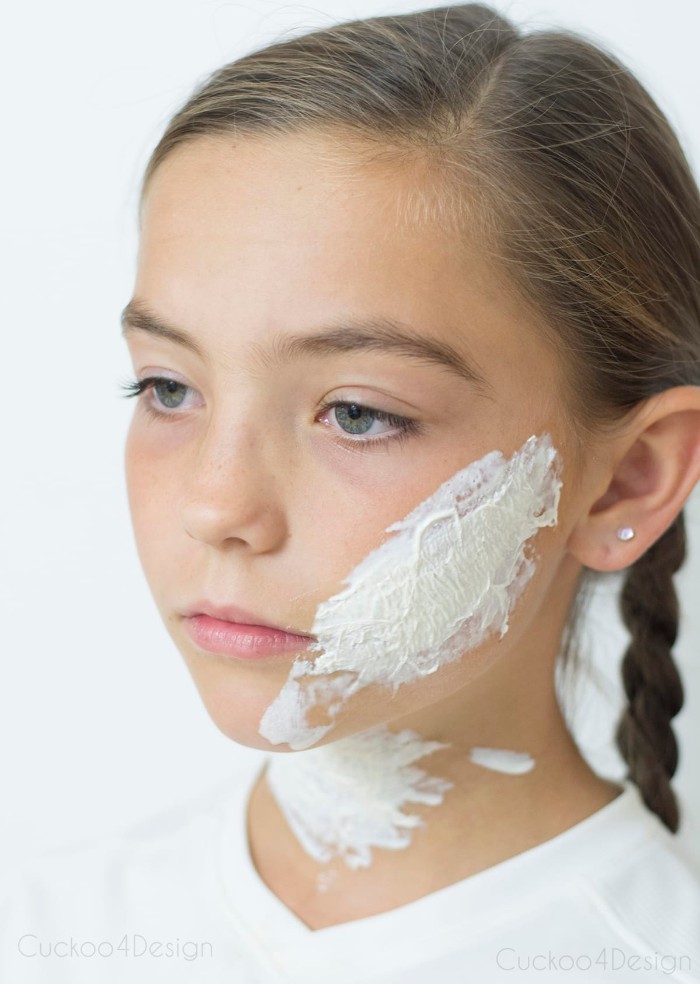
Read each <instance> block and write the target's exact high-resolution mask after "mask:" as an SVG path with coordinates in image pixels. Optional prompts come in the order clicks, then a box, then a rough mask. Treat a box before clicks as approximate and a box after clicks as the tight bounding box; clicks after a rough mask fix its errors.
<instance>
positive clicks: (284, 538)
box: [0, 4, 700, 984]
mask: <svg viewBox="0 0 700 984" xmlns="http://www.w3.org/2000/svg"><path fill="white" fill-rule="evenodd" d="M698 230H700V200H699V197H698V190H697V188H696V185H695V183H694V181H693V179H692V177H691V174H690V171H689V168H688V165H687V162H686V160H685V158H684V156H683V153H682V151H681V149H680V147H679V145H678V142H677V140H676V138H675V136H674V134H673V133H672V131H671V130H670V128H669V125H668V123H667V121H666V120H665V118H664V117H663V115H662V114H661V113H660V111H659V109H658V108H657V107H656V106H655V104H654V102H653V101H652V99H651V98H650V96H649V95H648V94H647V93H646V92H645V91H644V90H643V89H642V87H641V86H640V84H639V83H638V82H637V81H636V80H635V79H634V78H633V77H632V76H631V75H630V74H629V72H627V71H626V70H625V69H624V68H623V67H622V66H621V65H620V64H619V63H618V62H617V61H616V60H615V59H614V58H612V57H611V56H610V55H608V54H607V53H605V52H604V51H602V50H600V49H599V48H597V47H595V46H593V45H592V44H590V43H588V42H586V41H584V40H582V39H581V38H578V37H576V36H574V35H571V34H568V33H565V32H539V33H533V34H529V35H523V34H520V33H519V32H518V31H517V30H516V29H515V27H514V26H513V25H511V24H510V23H509V22H508V21H506V20H505V19H503V18H502V17H500V16H499V15H498V14H497V13H495V12H494V11H493V10H491V9H490V8H488V7H485V6H481V5H476V4H466V5H453V6H447V7H442V8H439V9H433V10H428V11H424V12H418V13H413V14H410V15H405V16H398V17H377V18H373V19H370V20H363V21H356V22H351V23H346V24H340V25H337V26H335V27H332V28H329V29H326V30H319V31H315V32H313V33H311V34H308V35H306V36H304V37H297V38H293V39H291V40H288V41H286V42H280V43H278V44H275V45H272V46H270V47H268V48H266V49H264V50H262V51H257V52H253V53H252V54H249V55H247V56H246V57H244V58H241V59H239V60H238V61H237V62H235V63H233V64H231V65H227V66H225V67H224V68H223V69H221V70H220V71H219V72H217V73H216V74H215V75H214V76H213V77H212V78H211V79H210V80H209V81H208V82H207V83H206V84H205V85H204V86H203V87H202V88H201V89H200V90H199V91H198V92H196V93H195V94H194V96H192V98H191V99H190V100H189V101H188V103H187V104H186V105H185V106H184V107H183V108H182V109H181V110H180V111H179V112H178V113H177V115H176V116H175V117H174V118H173V119H172V120H171V122H170V123H169V125H168V127H167V129H166V132H165V134H164V136H163V137H162V139H161V141H160V142H159V144H158V146H157V147H156V149H155V151H154V153H153V155H152V157H151V160H150V162H149V165H148V168H147V172H146V175H145V181H144V187H143V199H142V222H141V244H140V252H139V264H138V273H137V279H136V285H135V290H134V294H133V298H132V299H131V300H130V302H129V303H128V305H127V307H126V309H125V311H124V316H123V324H124V334H125V338H126V342H127V344H128V346H129V351H130V354H131V357H132V360H133V365H134V374H135V378H134V380H133V381H132V382H131V383H129V384H127V391H128V395H133V396H138V401H137V405H136V407H135V412H134V416H133V419H132V424H131V429H130V432H129V436H128V441H127V447H126V471H127V481H128V490H129V502H130V508H131V514H132V519H133V523H134V530H135V534H136V540H137V544H138V549H139V556H140V559H141V562H142V564H143V568H144V571H145V573H146V576H147V579H148V582H149V585H150V588H151V590H152V593H153V597H154V600H155V602H156V604H157V606H158V609H159V611H160V613H161V616H162V618H163V620H164V623H165V625H166V626H167V628H168V630H169V632H170V634H171V636H172V638H173V640H174V642H175V644H176V645H177V647H178V649H179V650H180V652H181V653H182V656H183V658H184V659H185V661H186V664H187V666H188V669H189V671H190V673H191V675H192V678H193V681H194V683H195V685H196V687H197V689H198V691H199V693H200V695H201V697H202V700H203V701H204V703H205V705H206V707H207V710H208V711H209V714H210V715H211V718H212V720H213V721H214V723H215V724H216V725H217V726H218V728H219V729H220V730H221V731H222V732H223V733H224V734H225V735H227V736H228V737H230V738H231V739H232V740H234V741H236V742H239V743H242V744H243V745H247V746H251V747H254V748H258V749H261V750H263V751H265V752H268V753H269V755H267V756H266V759H265V766H264V767H263V768H262V769H257V768H256V770H255V772H254V773H253V772H251V775H250V776H249V777H247V780H246V782H244V783H241V785H240V787H238V788H236V789H227V790H221V791H218V792H215V793H214V794H213V796H212V797H211V799H210V800H209V801H208V802H206V803H204V804H199V805H198V806H197V807H196V808H194V809H193V810H191V811H190V812H188V813H186V814H185V815H181V816H178V817H172V818H169V819H168V820H167V822H165V823H158V824H154V825H152V826H150V827H148V826H146V827H141V828H139V829H134V830H132V831H129V832H128V833H126V834H125V835H124V836H123V837H120V838H117V839H116V841H115V843H111V844H109V845H108V846H107V848H105V845H104V844H103V845H93V846H91V847H89V848H83V849H82V850H81V851H78V852H73V853H72V854H69V855H61V853H60V852H58V853H56V852H54V853H53V854H52V855H51V856H46V857H44V858H43V859H42V860H41V862H40V863H39V862H37V864H36V866H35V867H34V868H32V867H31V866H30V870H29V871H28V872H25V874H24V875H23V877H22V878H21V879H20V883H19V884H18V885H17V886H16V888H15V889H14V890H13V891H12V892H11V893H9V895H8V901H7V903H6V910H5V913H4V921H5V932H4V937H3V945H2V955H1V957H0V959H1V960H2V961H4V963H3V964H0V967H3V968H5V967H7V968H8V969H7V971H6V973H5V975H4V977H3V979H7V980H17V981H19V980H22V981H25V980H26V981H29V980H34V979H37V980H46V981H59V980H66V981H68V980H70V981H71V982H73V981H82V980H90V981H96V980H98V981H112V980H115V981H116V980H120V981H121V980H129V981H132V980H144V981H149V982H152V981H155V980H159V979H163V980H168V981H207V982H214V981H216V982H218V981H224V980H226V981H241V982H246V984H248V982H258V981H261V982H267V981H270V982H274V981H295V982H300V984H301V982H303V984H309V982H312V981H324V982H325V981H329V980H330V981H334V982H361V981H375V982H382V984H388V982H396V984H398V982H401V984H417V982H424V981H427V980H431V981H432V980H434V981H440V982H457V981H460V982H461V981H465V980H474V981H479V982H483V981H492V980H494V981H495V980H499V981H500V980H512V979H516V980H519V979H520V978H521V977H528V978H529V977H533V978H534V979H537V980H542V979H550V980H559V979H561V980H586V981H592V980H595V981H598V980H600V981H602V980H614V981H627V980H640V979H642V980H645V981H660V980H668V979H671V980H676V981H691V980H695V981H697V980H700V977H699V976H698V975H699V974H700V885H698V882H697V881H696V879H695V878H694V876H693V874H692V873H691V871H690V870H689V869H688V868H687V867H686V866H685V865H684V863H683V861H682V860H681V857H680V855H679V853H678V852H677V850H676V848H675V846H674V839H673V836H672V835H673V832H675V831H676V830H677V829H678V826H679V823H680V811H679V805H678V803H677V800H676V797H675V795H674V792H673V789H672V786H671V778H672V776H673V774H674V771H675V769H676V765H677V748H676V743H675V739H674V735H673V730H672V719H673V717H674V715H676V714H677V713H678V711H679V709H680V707H681V705H682V700H683V691H682V686H681V681H680V679H679V675H678V671H677V669H676V667H675V664H674V661H673V657H672V652H671V650H672V646H673V643H674V641H675V638H676V632H677V623H678V611H677V602H676V595H675V593H674V588H673V574H674V572H675V571H676V570H677V569H678V567H679V566H680V564H681V563H682V561H683V558H684V551H685V546H684V527H683V506H684V503H685V501H686V499H687V498H688V496H689V494H690V492H691V490H692V489H693V487H694V486H695V484H696V482H697V481H698V478H699V477H700V386H699V385H698V384H699V383H700V365H699V356H700V331H699V330H698V322H699V319H700V288H699V283H700V245H699V243H698ZM620 570H625V571H626V577H625V582H624V588H623V591H622V597H621V605H622V612H623V615H624V618H625V622H626V625H627V627H628V629H629V632H630V636H631V639H630V643H629V647H628V649H627V652H626V653H625V657H624V662H623V676H624V684H625V690H626V693H627V697H628V700H629V705H628V707H627V710H626V711H625V713H624V715H623V717H622V720H621V721H620V724H619V728H618V730H617V735H616V739H617V743H618V746H619V748H620V751H621V752H622V755H623V756H624V758H625V761H626V763H627V767H628V775H627V777H626V779H625V780H624V782H623V783H622V784H621V785H620V784H616V783H614V782H612V781H610V780H608V779H606V778H604V777H602V776H599V775H597V774H596V773H595V772H594V771H593V769H592V768H591V767H590V765H589V764H588V763H587V762H586V760H585V759H584V757H583V756H582V754H581V753H580V751H579V749H578V747H577V745H576V743H575V742H574V740H573V738H572V737H571V735H570V733H569V731H568V729H567V726H566V723H565V721H564V717H563V715H562V713H561V710H560V707H559V704H558V700H557V695H556V690H555V685H554V674H555V667H556V666H557V664H558V661H560V662H561V663H564V664H566V663H567V661H568V660H569V659H570V658H571V653H572V652H573V649H572V645H571V640H572V639H573V626H574V623H575V620H576V613H577V610H578V603H579V600H580V598H581V597H582V591H583V588H584V587H585V584H586V582H587V580H588V579H589V578H590V577H592V576H595V573H596V572H609V571H620ZM32 975H34V976H32Z"/></svg>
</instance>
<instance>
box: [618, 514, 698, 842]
mask: <svg viewBox="0 0 700 984" xmlns="http://www.w3.org/2000/svg"><path fill="white" fill-rule="evenodd" d="M685 555H686V537H685V519H684V516H683V512H682V511H681V512H680V513H679V515H678V516H677V518H676V519H675V521H674V522H673V523H672V525H671V526H670V527H669V528H668V529H667V530H666V532H665V533H664V534H663V536H661V537H660V538H659V539H658V540H657V541H656V543H654V544H652V546H651V547H650V548H649V549H648V550H647V551H646V553H644V554H642V556H641V557H640V558H639V560H637V561H636V563H634V564H633V565H632V566H631V567H630V569H629V572H628V573H627V577H626V579H625V582H624V584H623V587H622V592H621V595H620V611H621V613H622V617H623V620H624V623H625V625H626V626H627V628H628V630H629V632H630V633H631V635H632V639H631V641H630V643H629V645H628V647H627V650H626V651H625V656H624V659H623V662H622V679H623V683H624V687H625V692H626V694H627V698H628V700H629V706H628V707H627V709H626V710H625V711H624V713H623V715H622V717H621V719H620V722H619V724H618V727H617V733H616V741H617V747H618V748H619V750H620V752H621V753H622V756H623V758H624V759H625V762H626V763H627V769H628V772H627V775H628V778H630V779H632V781H633V782H635V783H636V785H637V786H638V787H639V790H640V792H641V794H642V798H643V800H644V802H645V803H646V805H647V806H648V807H649V809H650V810H653V812H654V813H656V814H657V815H658V816H659V817H660V818H661V819H662V820H663V822H664V823H665V824H666V826H667V827H668V828H669V830H671V831H672V832H673V833H675V832H676V831H677V830H678V824H679V809H678V803H677V800H676V796H675V794H674V792H673V789H672V788H671V783H670V780H671V777H672V776H673V774H674V773H675V771H676V768H677V765H678V745H677V743H676V738H675V735H674V733H673V728H672V727H671V719H672V718H673V717H675V715H676V714H678V712H679V711H680V709H681V707H682V706H683V684H682V682H681V678H680V674H679V672H678V668H677V667H676V664H675V662H674V660H673V654H672V648H673V644H674V643H675V641H676V637H677V635H678V622H679V605H678V596H677V594H676V589H675V587H674V584H673V575H674V574H675V572H676V571H677V570H678V568H679V567H680V566H681V565H682V563H683V561H684V560H685Z"/></svg>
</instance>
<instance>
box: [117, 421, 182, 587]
mask: <svg viewBox="0 0 700 984" xmlns="http://www.w3.org/2000/svg"><path fill="white" fill-rule="evenodd" d="M124 473H125V480H126V489H127V496H128V501H129V511H130V514H131V522H132V527H133V530H134V537H135V540H136V546H137V549H138V553H139V558H140V560H141V563H142V564H143V566H144V568H145V569H146V573H147V572H148V569H150V567H151V566H152V564H153V562H154V561H156V562H157V560H158V556H159V554H160V553H164V552H165V551H163V546H164V530H165V528H166V527H167V526H168V524H169V523H170V522H171V521H172V514H173V509H175V508H176V506H175V503H174V502H173V501H171V500H172V498H173V490H174V489H175V488H176V487H177V483H176V482H175V481H174V479H173V473H172V470H169V469H168V468H166V467H165V466H164V465H162V464H161V462H160V460H159V457H158V454H157V450H156V449H155V448H154V447H153V443H152V442H149V441H147V440H144V438H143V436H142V434H141V433H140V431H139V429H138V428H137V427H134V426H133V425H132V427H131V428H130V430H129V433H128V435H127V440H126V445H125V449H124ZM168 476H170V478H169V477H168Z"/></svg>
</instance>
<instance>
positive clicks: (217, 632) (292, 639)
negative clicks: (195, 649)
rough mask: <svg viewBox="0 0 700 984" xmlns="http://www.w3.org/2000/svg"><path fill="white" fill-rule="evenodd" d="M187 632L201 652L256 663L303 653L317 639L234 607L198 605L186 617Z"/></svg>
mask: <svg viewBox="0 0 700 984" xmlns="http://www.w3.org/2000/svg"><path fill="white" fill-rule="evenodd" d="M183 625H184V628H185V631H186V632H187V634H188V635H189V636H190V638H191V639H192V641H193V642H195V643H196V644H197V645H198V646H199V647H200V648H201V649H204V650H205V651H206V652H209V653H214V654H216V655H223V656H236V657H238V658H239V659H246V660H255V659H263V658H265V657H267V656H275V655H283V654H285V653H291V652H302V651H303V650H305V649H307V648H308V646H309V644H310V643H311V642H312V641H313V639H314V637H313V636H310V635H304V634H301V633H296V632H287V631H286V630H284V629H281V628H279V627H278V626H275V625H269V624H267V623H265V622H263V621H262V619H260V618H259V617H258V616H256V615H253V614H252V613H250V612H246V611H244V610H243V609H242V608H237V607H236V606H234V605H212V604H210V603H209V602H198V603H197V604H196V605H193V606H192V608H191V609H190V610H189V611H188V612H186V613H185V614H184V616H183Z"/></svg>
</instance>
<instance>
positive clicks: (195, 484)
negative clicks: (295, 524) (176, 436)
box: [180, 424, 288, 553]
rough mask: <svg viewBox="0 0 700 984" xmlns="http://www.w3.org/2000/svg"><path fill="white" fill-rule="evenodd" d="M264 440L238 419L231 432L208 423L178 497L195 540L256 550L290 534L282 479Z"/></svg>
mask: <svg viewBox="0 0 700 984" xmlns="http://www.w3.org/2000/svg"><path fill="white" fill-rule="evenodd" d="M263 452H264V448H263V446H262V441H261V440H260V437H259V435H256V434H255V433H254V432H253V431H252V430H251V429H247V430H246V429H244V428H243V427H242V426H241V425H240V424H237V425H236V427H235V430H234V433H233V435H232V433H231V429H230V428H227V429H226V433H222V432H221V431H219V432H218V433H215V432H214V431H213V429H210V430H209V432H208V434H207V435H206V437H205V438H203V439H202V441H201V442H200V444H199V445H198V447H197V449H196V452H195V454H194V458H193V460H192V465H191V469H190V472H189V475H188V478H187V481H186V484H185V491H184V492H183V495H182V497H181V499H180V519H181V521H182V525H183V527H184V529H185V532H186V533H187V534H188V535H189V536H191V537H192V538H193V539H195V540H200V541H202V542H203V543H208V544H210V545H211V546H216V547H220V546H223V545H225V544H226V543H227V541H232V542H233V541H238V542H239V544H245V545H247V547H248V548H249V549H250V550H252V551H254V552H255V553H266V552H269V551H273V550H276V549H278V548H279V547H280V546H281V545H282V544H283V543H284V541H285V540H286V539H287V536H288V527H287V518H286V514H285V510H284V503H283V501H282V497H281V483H280V482H279V481H278V480H277V478H276V476H275V471H276V469H275V466H274V464H272V463H271V462H269V461H268V460H267V458H272V459H273V461H274V457H275V456H274V455H273V454H271V453H270V452H269V451H268V453H267V457H266V456H265V454H264V453H263Z"/></svg>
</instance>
